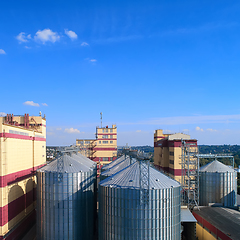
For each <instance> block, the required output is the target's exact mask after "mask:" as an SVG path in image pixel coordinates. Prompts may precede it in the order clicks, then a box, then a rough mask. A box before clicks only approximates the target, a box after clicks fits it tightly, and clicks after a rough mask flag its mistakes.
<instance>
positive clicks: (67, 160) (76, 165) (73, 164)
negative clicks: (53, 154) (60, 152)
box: [39, 155, 92, 173]
mask: <svg viewBox="0 0 240 240" xmlns="http://www.w3.org/2000/svg"><path fill="white" fill-rule="evenodd" d="M61 157H62V158H63V167H62V171H61V172H66V173H75V172H88V171H92V169H91V168H90V167H88V166H86V165H84V164H82V163H80V162H79V161H77V160H75V159H73V158H72V157H70V156H68V155H64V156H61ZM57 163H58V160H57V159H56V160H54V161H52V162H51V163H49V164H47V165H46V166H44V167H42V168H40V169H39V171H44V172H45V171H46V172H58V167H57Z"/></svg>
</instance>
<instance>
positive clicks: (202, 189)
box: [199, 160, 237, 207]
mask: <svg viewBox="0 0 240 240" xmlns="http://www.w3.org/2000/svg"><path fill="white" fill-rule="evenodd" d="M236 194H237V173H236V172H235V171H234V169H232V168H231V167H229V166H226V165H224V164H223V163H221V162H219V161H217V160H215V161H213V162H211V163H209V164H207V165H205V166H203V167H201V168H200V171H199V204H200V205H201V206H208V205H209V203H220V204H222V205H223V206H228V207H230V206H236V204H237V199H236V196H237V195H236Z"/></svg>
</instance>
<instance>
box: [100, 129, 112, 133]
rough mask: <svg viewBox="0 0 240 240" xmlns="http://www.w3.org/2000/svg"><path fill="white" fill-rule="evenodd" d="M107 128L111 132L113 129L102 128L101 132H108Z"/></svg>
mask: <svg viewBox="0 0 240 240" xmlns="http://www.w3.org/2000/svg"><path fill="white" fill-rule="evenodd" d="M108 130H109V132H110V133H112V132H113V129H103V130H102V132H103V133H104V132H105V133H108Z"/></svg>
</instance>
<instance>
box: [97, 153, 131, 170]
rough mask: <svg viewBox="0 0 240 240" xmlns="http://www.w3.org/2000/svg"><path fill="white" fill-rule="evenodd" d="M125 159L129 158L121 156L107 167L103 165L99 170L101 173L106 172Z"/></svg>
mask: <svg viewBox="0 0 240 240" xmlns="http://www.w3.org/2000/svg"><path fill="white" fill-rule="evenodd" d="M126 158H129V156H125V155H123V156H121V157H120V158H118V159H116V160H114V161H112V162H110V163H109V164H107V165H105V166H103V167H102V168H101V172H104V171H107V170H108V169H109V168H112V167H114V166H115V165H117V164H119V163H120V162H122V161H123V160H125V159H126Z"/></svg>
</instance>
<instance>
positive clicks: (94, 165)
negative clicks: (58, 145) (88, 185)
mask: <svg viewBox="0 0 240 240" xmlns="http://www.w3.org/2000/svg"><path fill="white" fill-rule="evenodd" d="M71 157H72V158H74V159H75V160H77V161H79V162H80V163H82V164H84V165H86V166H88V167H91V168H92V169H96V170H97V163H96V162H94V161H92V160H91V159H89V158H87V157H85V156H83V155H82V154H80V153H77V154H76V153H72V154H71Z"/></svg>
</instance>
